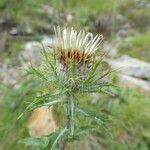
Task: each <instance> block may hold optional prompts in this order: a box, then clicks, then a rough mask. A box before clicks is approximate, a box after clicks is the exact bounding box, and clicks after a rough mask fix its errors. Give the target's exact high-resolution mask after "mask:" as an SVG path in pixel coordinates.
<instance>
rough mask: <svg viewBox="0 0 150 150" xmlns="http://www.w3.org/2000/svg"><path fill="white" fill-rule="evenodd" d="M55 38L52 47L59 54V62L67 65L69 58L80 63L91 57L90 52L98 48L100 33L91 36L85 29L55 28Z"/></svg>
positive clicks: (89, 59)
mask: <svg viewBox="0 0 150 150" xmlns="http://www.w3.org/2000/svg"><path fill="white" fill-rule="evenodd" d="M55 35H56V39H55V40H54V45H53V48H54V50H57V51H58V53H59V56H60V63H61V64H62V65H63V66H64V67H67V65H68V63H69V60H74V61H75V62H77V63H78V64H80V65H82V64H84V63H88V62H90V61H91V59H92V54H93V53H94V52H95V51H96V50H97V49H98V48H99V46H100V43H101V41H102V39H103V36H102V35H96V36H93V34H92V33H89V32H88V33H86V32H85V31H79V32H78V31H75V30H74V29H73V28H72V29H67V28H60V27H57V28H55Z"/></svg>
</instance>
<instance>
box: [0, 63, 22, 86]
mask: <svg viewBox="0 0 150 150" xmlns="http://www.w3.org/2000/svg"><path fill="white" fill-rule="evenodd" d="M21 77H22V73H21V71H19V69H17V68H15V67H13V66H8V65H6V64H0V80H1V81H2V83H4V84H6V85H11V86H14V85H16V84H18V83H19V81H21Z"/></svg>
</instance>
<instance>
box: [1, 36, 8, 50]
mask: <svg viewBox="0 0 150 150" xmlns="http://www.w3.org/2000/svg"><path fill="white" fill-rule="evenodd" d="M6 42H7V38H6V35H5V34H0V52H3V51H4V50H5V48H6Z"/></svg>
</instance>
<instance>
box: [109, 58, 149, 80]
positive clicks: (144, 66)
mask: <svg viewBox="0 0 150 150" xmlns="http://www.w3.org/2000/svg"><path fill="white" fill-rule="evenodd" d="M107 62H108V63H109V64H110V65H111V66H112V67H113V68H115V69H119V70H120V72H121V73H122V74H125V75H129V76H132V77H136V78H140V79H146V80H149V79H150V63H147V62H144V61H141V60H138V59H136V58H132V57H129V56H127V55H124V56H122V57H120V58H118V59H116V60H108V61H107Z"/></svg>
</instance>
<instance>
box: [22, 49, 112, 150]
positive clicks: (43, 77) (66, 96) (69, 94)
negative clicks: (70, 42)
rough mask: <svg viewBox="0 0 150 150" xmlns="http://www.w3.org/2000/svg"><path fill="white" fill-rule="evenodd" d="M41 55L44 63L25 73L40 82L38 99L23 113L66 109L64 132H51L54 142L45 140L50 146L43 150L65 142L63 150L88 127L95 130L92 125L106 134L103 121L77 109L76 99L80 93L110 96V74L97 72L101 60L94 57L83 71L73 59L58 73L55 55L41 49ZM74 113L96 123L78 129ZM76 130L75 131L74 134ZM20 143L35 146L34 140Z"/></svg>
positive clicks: (93, 114)
mask: <svg viewBox="0 0 150 150" xmlns="http://www.w3.org/2000/svg"><path fill="white" fill-rule="evenodd" d="M42 54H43V57H44V60H43V64H42V65H41V67H39V68H38V69H37V68H34V67H33V66H31V67H30V68H29V70H28V73H29V74H31V75H33V76H34V77H36V79H37V80H39V81H40V85H39V86H41V87H42V88H41V89H42V92H41V96H38V97H36V99H35V101H33V102H31V103H30V104H29V105H28V106H27V107H26V110H25V112H26V111H32V110H34V109H36V108H38V107H41V106H48V107H51V106H53V107H55V105H58V106H59V105H60V104H61V105H64V107H65V108H66V111H65V112H66V114H65V116H66V123H65V124H66V125H63V126H65V127H64V129H62V130H60V132H59V133H58V134H57V131H56V133H55V132H54V133H52V135H53V136H54V135H55V134H56V135H57V136H55V138H54V140H51V139H49V142H50V143H51V144H49V143H48V144H47V146H46V147H47V148H49V149H51V150H53V149H54V148H55V146H56V145H57V144H58V142H59V141H60V139H61V141H62V142H64V143H65V145H64V147H65V146H66V144H67V142H68V141H74V140H76V137H79V135H81V134H82V135H83V133H86V132H87V131H89V129H90V128H91V129H90V130H92V131H94V130H95V131H96V130H98V127H97V126H96V124H98V125H99V126H100V127H102V128H104V129H105V130H106V131H108V130H107V127H106V126H105V122H104V121H102V119H101V118H99V116H97V115H96V114H95V113H93V112H90V111H86V110H84V109H81V108H80V105H79V101H82V100H80V99H79V98H78V95H80V94H88V95H90V93H93V92H94V93H106V94H109V93H110V94H111V95H112V92H111V89H113V88H114V86H113V84H112V83H111V79H110V78H108V75H109V74H110V73H111V71H110V70H107V69H106V70H105V72H104V71H103V72H101V73H98V72H97V70H98V69H99V68H102V64H103V60H102V59H100V60H95V58H94V59H93V61H92V66H91V67H90V68H88V72H87V71H86V72H85V71H84V70H85V69H86V67H87V66H86V64H84V62H83V64H78V63H77V62H75V60H71V61H70V62H68V66H67V70H62V69H60V65H61V64H59V63H58V62H57V60H59V56H58V54H57V53H56V52H55V51H54V50H50V49H44V48H43V51H42ZM77 113H80V114H81V115H83V116H85V117H88V118H89V119H91V123H92V121H94V122H95V123H96V124H93V125H92V124H91V125H92V126H89V127H90V128H83V127H80V126H78V125H77V124H78V121H79V120H78V118H77ZM21 116H22V114H21ZM21 116H20V117H21ZM60 128H61V127H60ZM78 130H80V131H78ZM82 130H83V132H82ZM76 131H78V132H77V133H76ZM48 137H49V136H48ZM50 137H51V136H50ZM23 141H24V143H26V144H27V145H28V144H32V145H34V144H37V143H36V141H37V140H34V139H33V142H30V140H29V142H28V140H23ZM52 141H53V142H52ZM59 144H60V143H59Z"/></svg>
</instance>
